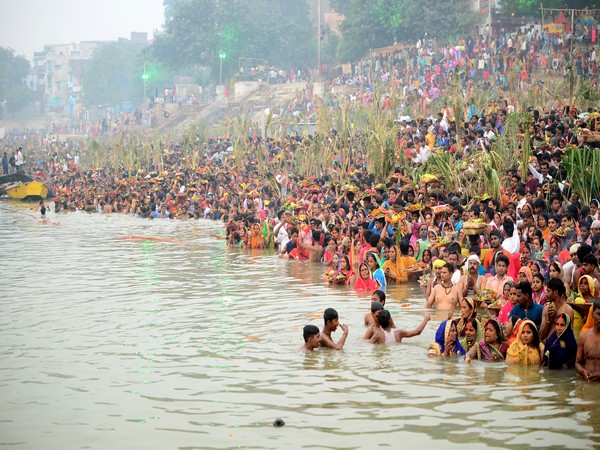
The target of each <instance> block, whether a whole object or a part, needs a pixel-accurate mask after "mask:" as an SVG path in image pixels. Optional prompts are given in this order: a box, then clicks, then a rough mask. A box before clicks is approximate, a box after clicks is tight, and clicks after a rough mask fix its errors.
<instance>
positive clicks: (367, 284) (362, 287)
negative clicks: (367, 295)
mask: <svg viewBox="0 0 600 450" xmlns="http://www.w3.org/2000/svg"><path fill="white" fill-rule="evenodd" d="M363 265H365V266H366V265H367V263H364V262H363V263H361V264H360V265H359V266H358V276H357V277H356V281H355V282H354V289H356V290H357V291H368V292H373V291H374V290H376V289H377V283H376V282H375V280H373V279H372V278H371V277H370V276H369V278H363V277H362V276H361V275H360V268H361V266H363Z"/></svg>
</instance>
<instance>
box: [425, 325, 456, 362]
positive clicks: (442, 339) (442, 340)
mask: <svg viewBox="0 0 600 450" xmlns="http://www.w3.org/2000/svg"><path fill="white" fill-rule="evenodd" d="M451 328H452V320H445V321H444V322H442V323H441V324H440V326H439V327H438V329H437V331H436V332H435V342H433V343H431V344H429V348H428V349H427V354H428V355H432V356H441V355H443V354H444V350H445V349H446V337H447V336H448V334H449V333H450V329H451ZM453 353H454V354H455V355H464V354H465V350H464V349H463V347H462V345H460V342H459V341H458V334H457V335H456V341H455V345H454V350H453Z"/></svg>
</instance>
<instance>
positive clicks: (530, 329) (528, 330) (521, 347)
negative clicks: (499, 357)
mask: <svg viewBox="0 0 600 450" xmlns="http://www.w3.org/2000/svg"><path fill="white" fill-rule="evenodd" d="M543 356H544V345H543V344H542V343H541V342H540V335H539V333H538V329H537V327H536V326H535V323H533V322H532V321H531V320H523V321H521V323H520V324H519V329H518V331H517V339H515V340H514V341H513V343H512V344H510V347H508V350H507V351H506V362H507V364H519V365H523V366H539V365H540V364H541V363H542V359H543Z"/></svg>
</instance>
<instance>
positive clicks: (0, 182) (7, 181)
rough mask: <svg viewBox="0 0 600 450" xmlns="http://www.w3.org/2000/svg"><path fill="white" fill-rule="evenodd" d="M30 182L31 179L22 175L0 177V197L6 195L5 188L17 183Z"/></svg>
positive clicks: (14, 174) (12, 174)
mask: <svg viewBox="0 0 600 450" xmlns="http://www.w3.org/2000/svg"><path fill="white" fill-rule="evenodd" d="M30 181H33V179H32V178H31V177H28V176H27V175H25V174H22V173H11V174H8V175H0V195H6V188H7V187H9V186H12V185H15V184H17V183H29V182H30Z"/></svg>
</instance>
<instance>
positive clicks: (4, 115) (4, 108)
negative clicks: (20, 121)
mask: <svg viewBox="0 0 600 450" xmlns="http://www.w3.org/2000/svg"><path fill="white" fill-rule="evenodd" d="M2 119H4V134H6V100H4V101H3V102H2Z"/></svg>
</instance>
